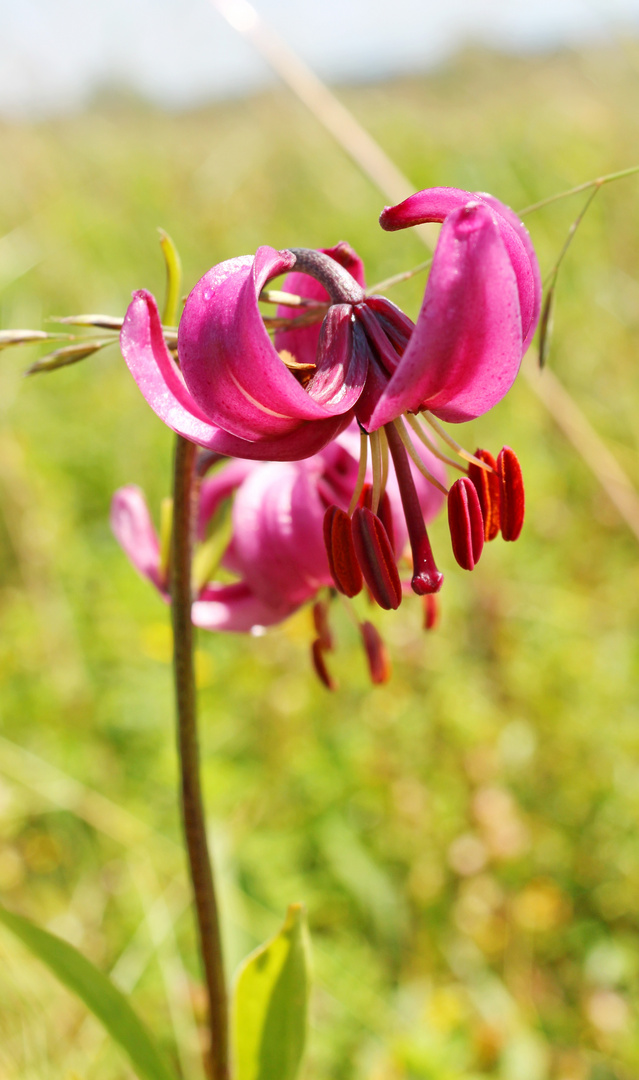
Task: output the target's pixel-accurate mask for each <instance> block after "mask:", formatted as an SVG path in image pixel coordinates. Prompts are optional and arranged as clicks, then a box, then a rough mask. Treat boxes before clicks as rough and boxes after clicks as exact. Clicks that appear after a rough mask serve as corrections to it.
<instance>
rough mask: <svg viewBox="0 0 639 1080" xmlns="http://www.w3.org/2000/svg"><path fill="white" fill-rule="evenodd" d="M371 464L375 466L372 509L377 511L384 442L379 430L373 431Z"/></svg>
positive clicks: (380, 488)
mask: <svg viewBox="0 0 639 1080" xmlns="http://www.w3.org/2000/svg"><path fill="white" fill-rule="evenodd" d="M370 440H371V464H372V466H373V494H372V496H371V510H372V512H373V513H374V514H376V513H377V508H378V507H379V500H380V496H381V494H382V471H383V467H382V444H381V439H380V437H379V431H371V433H370Z"/></svg>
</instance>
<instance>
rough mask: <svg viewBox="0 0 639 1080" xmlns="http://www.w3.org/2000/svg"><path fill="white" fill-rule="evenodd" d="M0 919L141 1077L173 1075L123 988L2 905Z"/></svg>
mask: <svg viewBox="0 0 639 1080" xmlns="http://www.w3.org/2000/svg"><path fill="white" fill-rule="evenodd" d="M0 922H1V923H2V924H3V925H4V926H5V927H6V928H7V929H8V930H10V931H11V932H12V933H13V934H14V935H15V936H16V937H17V938H19V939H20V941H21V942H22V943H23V945H26V947H27V949H29V950H30V952H32V953H33V954H34V956H37V957H38V959H39V960H41V961H42V962H43V963H44V964H45V965H46V966H47V967H48V968H49V971H51V972H52V973H53V974H54V975H55V976H56V977H57V978H58V979H59V980H60V982H61V983H63V984H64V986H66V987H67V989H69V990H71V991H72V993H74V994H76V995H77V996H78V997H79V998H80V1000H81V1001H82V1002H83V1003H84V1004H85V1005H86V1007H87V1008H88V1009H89V1010H90V1011H91V1012H92V1013H93V1015H94V1016H95V1017H96V1019H98V1020H99V1021H100V1023H101V1024H103V1025H104V1027H105V1028H106V1030H107V1031H108V1033H109V1035H110V1036H111V1038H112V1039H114V1041H115V1042H116V1043H117V1044H118V1046H119V1047H120V1048H121V1049H122V1050H123V1051H124V1052H125V1054H127V1055H128V1057H129V1058H130V1060H131V1064H132V1065H133V1068H134V1069H135V1071H136V1073H137V1075H138V1076H139V1077H140V1080H176V1074H175V1073H174V1072H173V1071H172V1070H171V1069H170V1068H169V1066H168V1065H167V1064H166V1062H165V1061H164V1058H163V1056H162V1055H161V1054H160V1051H159V1050H158V1048H157V1046H156V1044H155V1042H154V1040H153V1038H152V1036H151V1035H150V1033H149V1031H148V1030H147V1028H146V1026H145V1025H144V1024H143V1023H142V1021H141V1020H139V1019H138V1017H137V1016H136V1014H135V1013H134V1011H133V1009H132V1008H131V1006H130V1005H129V1002H128V1001H127V999H126V998H125V996H124V994H122V993H121V991H120V990H118V989H117V988H116V987H115V986H114V985H113V983H112V982H111V981H110V979H108V978H107V977H106V975H103V974H102V972H100V971H98V969H97V968H96V967H94V966H93V964H92V963H90V961H89V960H87V959H85V957H84V956H82V954H81V953H79V952H78V951H77V949H74V947H73V946H72V945H69V944H68V942H66V941H63V940H62V939H61V938H58V937H55V936H54V935H53V934H50V933H49V932H48V930H43V929H42V928H41V927H39V926H36V925H35V924H34V923H32V922H30V921H29V920H28V919H25V918H24V917H23V916H22V915H16V914H15V913H14V912H11V911H7V909H6V908H4V907H1V906H0Z"/></svg>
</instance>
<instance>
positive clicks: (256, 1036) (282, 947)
mask: <svg viewBox="0 0 639 1080" xmlns="http://www.w3.org/2000/svg"><path fill="white" fill-rule="evenodd" d="M309 986H310V945H309V939H308V930H307V927H306V917H305V913H304V908H303V906H302V905H301V904H291V905H290V907H289V909H288V912H287V915H286V920H285V922H284V925H283V926H282V929H281V930H280V931H279V933H278V934H276V935H275V937H273V938H271V940H270V941H267V942H266V943H265V944H264V945H261V946H260V947H259V949H256V950H255V952H253V953H251V955H250V956H248V957H247V958H246V960H245V961H244V963H243V964H242V965H241V967H240V969H239V972H238V976H237V980H236V984H235V994H234V1000H233V1050H234V1059H235V1077H236V1080H295V1077H296V1076H297V1072H298V1069H299V1067H300V1064H301V1061H302V1055H303V1053H304V1044H305V1042H306V1029H307V1018H308V1017H307V1014H308V998H309Z"/></svg>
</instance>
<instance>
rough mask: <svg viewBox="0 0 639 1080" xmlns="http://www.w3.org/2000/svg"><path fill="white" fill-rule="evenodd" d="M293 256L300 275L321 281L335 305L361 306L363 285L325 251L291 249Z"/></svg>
mask: <svg viewBox="0 0 639 1080" xmlns="http://www.w3.org/2000/svg"><path fill="white" fill-rule="evenodd" d="M289 250H290V252H291V255H294V256H295V266H294V267H293V269H294V270H296V271H297V272H298V273H301V274H309V275H310V277H313V278H315V280H316V281H319V283H320V285H323V286H324V288H325V289H326V292H327V293H328V295H329V296H330V298H331V301H332V303H333V304H361V303H362V301H363V300H364V297H365V293H364V290H363V289H362V287H361V285H358V284H357V282H356V281H355V278H354V277H353V276H352V274H349V272H348V270H345V269H344V267H343V266H340V264H339V263H338V262H336V261H335V259H331V257H330V256H329V255H325V254H324V252H323V251H313V250H312V249H311V248H290V249H289Z"/></svg>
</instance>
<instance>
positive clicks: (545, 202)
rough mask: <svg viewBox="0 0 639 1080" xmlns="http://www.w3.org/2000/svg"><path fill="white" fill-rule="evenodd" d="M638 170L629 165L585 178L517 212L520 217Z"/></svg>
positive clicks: (638, 167)
mask: <svg viewBox="0 0 639 1080" xmlns="http://www.w3.org/2000/svg"><path fill="white" fill-rule="evenodd" d="M638 172H639V165H631V166H630V168H629V169H620V171H619V172H613V173H607V174H606V175H605V176H596V177H595V179H594V180H586V182H585V183H583V184H577V187H573V188H569V190H568V191H560V192H559V194H558V195H549V196H548V198H547V199H542V200H541V201H540V202H536V203H531V204H530V206H525V207H524V208H523V210H518V211H517V213H518V214H519V216H520V217H523V216H524V214H532V212H533V210H541V209H542V207H544V206H550V204H551V203H554V202H557V201H558V199H567V198H568V197H569V196H570V195H578V194H579V192H580V191H587V190H588V188H591V187H603V185H604V184H611V183H612V182H613V181H614V180H623V179H624V177H626V176H634V175H635V173H638Z"/></svg>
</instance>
